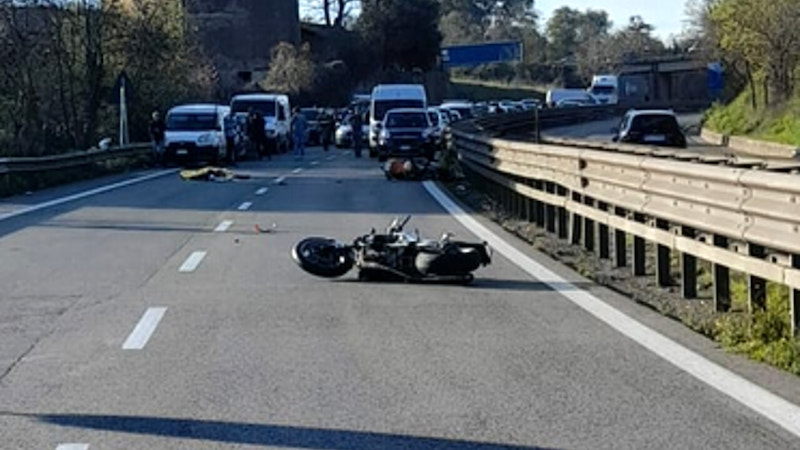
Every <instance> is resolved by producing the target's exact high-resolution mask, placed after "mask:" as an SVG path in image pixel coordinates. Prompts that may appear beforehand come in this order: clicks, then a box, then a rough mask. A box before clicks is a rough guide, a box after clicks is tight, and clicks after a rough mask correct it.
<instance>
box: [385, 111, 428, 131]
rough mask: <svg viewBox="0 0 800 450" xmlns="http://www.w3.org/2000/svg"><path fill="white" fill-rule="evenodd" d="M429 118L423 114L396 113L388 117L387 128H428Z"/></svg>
mask: <svg viewBox="0 0 800 450" xmlns="http://www.w3.org/2000/svg"><path fill="white" fill-rule="evenodd" d="M428 126H430V125H429V123H428V118H427V117H425V113H422V112H395V113H391V114H389V115H387V116H386V127H387V128H427V127H428Z"/></svg>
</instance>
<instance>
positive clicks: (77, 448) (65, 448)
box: [56, 444, 89, 450]
mask: <svg viewBox="0 0 800 450" xmlns="http://www.w3.org/2000/svg"><path fill="white" fill-rule="evenodd" d="M56 450H89V444H59V445H58V447H56Z"/></svg>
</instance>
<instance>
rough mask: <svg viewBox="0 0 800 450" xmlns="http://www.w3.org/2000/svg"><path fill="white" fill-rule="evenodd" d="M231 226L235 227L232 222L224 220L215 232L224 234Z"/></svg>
mask: <svg viewBox="0 0 800 450" xmlns="http://www.w3.org/2000/svg"><path fill="white" fill-rule="evenodd" d="M231 225H233V221H232V220H223V221H222V222H220V224H219V225H217V228H214V232H216V233H224V232H226V231H228V229H230V227H231Z"/></svg>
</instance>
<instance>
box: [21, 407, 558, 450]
mask: <svg viewBox="0 0 800 450" xmlns="http://www.w3.org/2000/svg"><path fill="white" fill-rule="evenodd" d="M32 417H34V418H35V419H37V420H38V421H39V422H43V423H47V424H52V425H58V426H62V427H71V428H83V429H90V430H100V431H112V432H119V433H131V434H139V435H148V436H160V437H171V438H177V439H190V440H198V441H211V442H221V443H227V444H245V445H260V446H274V447H284V448H289V447H293V448H304V449H318V450H361V449H366V448H369V449H384V450H387V449H409V448H413V449H418V450H426V449H442V448H447V449H453V450H546V449H545V448H544V447H536V446H522V445H511V444H498V443H485V442H474V441H464V440H453V439H444V438H435V437H423V436H409V435H402V434H388V433H376V432H369V431H353V430H334V429H324V428H310V427H294V426H286V425H270V424H255V423H239V422H219V421H206V420H193V419H173V418H166V417H142V416H110V415H109V416H106V415H84V414H47V415H36V416H32Z"/></svg>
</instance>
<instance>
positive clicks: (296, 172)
mask: <svg viewBox="0 0 800 450" xmlns="http://www.w3.org/2000/svg"><path fill="white" fill-rule="evenodd" d="M302 171H303V168H302V167H298V168H297V169H294V170H293V171H292V173H293V174H295V175H297V174H298V173H300V172H302Z"/></svg>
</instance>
